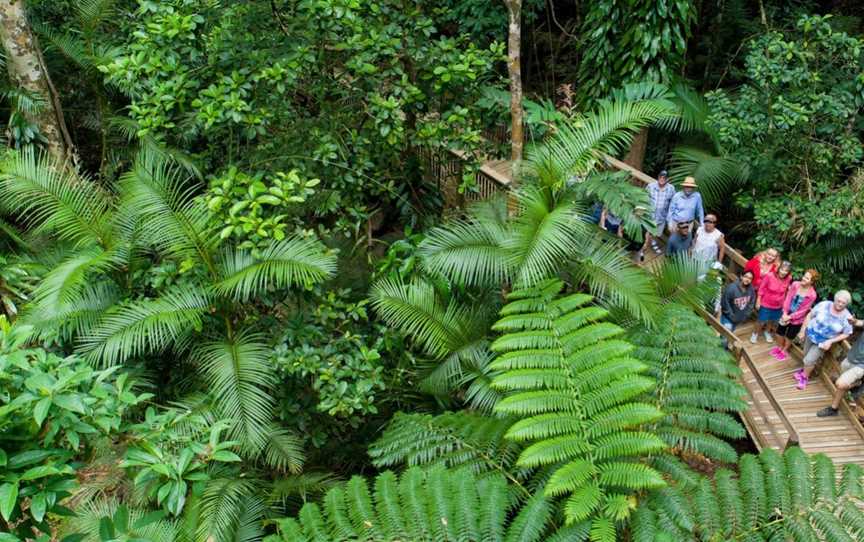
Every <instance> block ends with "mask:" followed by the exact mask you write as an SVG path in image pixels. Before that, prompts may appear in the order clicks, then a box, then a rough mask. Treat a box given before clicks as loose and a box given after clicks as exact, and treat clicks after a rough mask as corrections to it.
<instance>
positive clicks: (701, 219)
mask: <svg viewBox="0 0 864 542" xmlns="http://www.w3.org/2000/svg"><path fill="white" fill-rule="evenodd" d="M697 196H698V199H697V200H696V213H697V214H698V215H699V225H700V226H704V225H705V209H704V208H703V207H702V194H697Z"/></svg>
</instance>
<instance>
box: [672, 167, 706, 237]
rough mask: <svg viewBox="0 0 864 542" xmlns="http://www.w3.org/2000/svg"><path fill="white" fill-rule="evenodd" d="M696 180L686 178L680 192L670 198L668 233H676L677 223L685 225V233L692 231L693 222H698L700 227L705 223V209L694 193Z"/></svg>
mask: <svg viewBox="0 0 864 542" xmlns="http://www.w3.org/2000/svg"><path fill="white" fill-rule="evenodd" d="M696 188H697V186H696V179H694V178H693V177H687V178H686V179H684V182H683V183H681V191H680V192H677V193H676V194H675V195H674V196H672V201H670V202H669V214H668V215H667V216H666V224H667V225H668V228H669V233H670V234H672V233H676V232H678V231H679V230H678V223H679V222H681V223H686V224H687V231H688V232H692V231H693V222H695V221H696V220H698V221H699V225H700V226H701V225H702V224H703V223H704V221H705V209H704V208H703V207H702V195H701V194H700V193H699V192H697V191H696Z"/></svg>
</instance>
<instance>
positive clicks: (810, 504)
mask: <svg viewBox="0 0 864 542" xmlns="http://www.w3.org/2000/svg"><path fill="white" fill-rule="evenodd" d="M792 468H795V469H803V471H802V472H797V471H796V473H792V472H791V470H790V469H792ZM778 469H782V471H780V470H778ZM778 473H779V474H785V476H778ZM811 473H812V476H811ZM835 476H836V468H835V465H834V464H833V463H832V462H831V461H830V460H829V459H828V458H827V457H825V456H819V455H816V456H807V454H805V453H804V452H803V451H802V450H801V449H800V448H790V449H788V450H787V451H786V452H785V453H784V455H783V456H780V455H779V454H778V453H777V452H775V451H773V450H765V451H763V452H762V453H761V454H759V456H752V455H745V456H743V457H742V458H741V459H740V460H739V463H738V468H737V474H736V473H735V472H733V471H731V470H727V469H720V470H718V471H717V472H716V473H715V475H714V477H713V480H712V479H709V478H704V477H703V478H701V479H700V481H699V483H697V484H687V485H686V486H685V485H681V484H673V485H672V486H670V487H666V488H663V489H660V490H657V491H653V492H651V495H650V496H649V498H648V499H647V500H646V501H645V503H644V505H643V506H644V508H643V509H642V510H640V511H639V512H638V513H637V514H635V515H634V516H633V523H632V524H631V528H632V531H631V533H634V534H639V535H640V536H637V537H635V538H634V541H641V540H660V539H663V538H661V537H675V538H674V539H677V540H688V541H690V540H692V541H694V542H713V541H715V540H772V541H773V540H796V541H798V540H815V541H829V540H831V541H833V540H844V541H850V540H858V539H860V533H861V532H864V531H862V529H864V510H862V508H861V506H860V505H861V501H860V500H859V499H858V498H857V497H856V496H854V495H851V494H848V493H846V492H845V491H844V489H845V488H844V487H843V484H842V483H841V484H839V485H838V486H835V485H834V484H835ZM808 480H809V481H808ZM811 483H812V484H813V486H812V488H813V493H814V494H815V498H811V497H810V496H809V495H810V494H811V485H810V484H811ZM805 486H806V489H804V488H805ZM781 488H782V489H781ZM802 489H803V490H804V493H805V494H804V495H796V494H795V492H796V491H799V490H802ZM834 489H836V493H833V490H834ZM784 494H785V495H787V496H791V499H789V498H788V497H784V496H781V495H784ZM664 517H666V518H667V519H666V520H664ZM642 533H645V534H648V533H653V534H654V536H655V537H656V538H642V536H641V534H642Z"/></svg>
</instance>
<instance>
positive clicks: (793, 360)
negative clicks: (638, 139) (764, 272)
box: [451, 151, 864, 466]
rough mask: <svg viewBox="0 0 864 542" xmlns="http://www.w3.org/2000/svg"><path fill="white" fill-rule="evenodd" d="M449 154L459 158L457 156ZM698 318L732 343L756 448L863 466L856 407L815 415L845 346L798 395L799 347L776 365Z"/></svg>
mask: <svg viewBox="0 0 864 542" xmlns="http://www.w3.org/2000/svg"><path fill="white" fill-rule="evenodd" d="M451 152H453V151H451ZM454 154H456V155H457V156H460V157H462V158H464V156H462V154H463V153H457V152H454ZM602 158H603V160H604V161H605V162H606V164H607V166H608V167H610V168H612V169H616V170H619V171H627V172H629V173H630V175H631V179H632V182H634V183H636V184H639V185H642V186H644V185H645V184H647V183H649V182H651V181H653V180H654V179H653V178H652V177H650V176H648V175H646V174H645V173H643V172H642V171H639V170H638V169H635V168H633V167H631V166H630V165H628V164H626V163H624V162H622V161H620V160H617V159H616V158H614V157H611V156H608V155H603V156H602ZM477 181H478V186H479V187H480V190H479V193H478V194H477V195H476V197H480V198H484V197H488V196H489V195H491V194H492V193H494V192H496V191H499V190H507V189H508V188H510V186H511V185H512V177H511V162H509V161H506V160H490V161H487V162H485V163H484V164H483V166H482V167H481V168H480V170H479V171H478V172H477ZM649 252H650V251H649ZM662 259H663V258H662V256H661V257H655V256H654V255H653V254H646V261H644V262H641V265H643V266H646V267H647V266H650V265H653V264H655V263H659V262H660V261H662ZM634 260H635V254H634ZM746 261H747V260H746V258H745V257H744V256H743V255H742V254H741V253H740V252H738V251H737V250H735V249H734V248H733V247H731V246H729V245H728V244H727V245H726V259H725V260H724V262H723V263H724V265H725V266H726V270H727V274H729V275H730V276H734V273H735V272H736V271H737V270H739V269H741V268H743V266H744V264H745V263H746ZM636 263H639V262H638V261H637V262H636ZM702 316H703V317H704V318H705V320H706V322H707V323H708V324H709V325H711V326H712V327H714V329H715V330H717V332H718V334H722V335H725V336H726V337H727V339H729V340H730V342H732V343H733V344H735V347H734V348H733V350H734V351H735V357H736V359H738V362H739V365H740V367H741V370H742V378H741V381H742V383H743V384H744V386H745V388H746V389H747V397H746V400H747V404H748V406H749V408H748V409H747V411H745V412H743V413H742V418H743V420H744V425H745V426H746V427H747V431H748V433H749V434H750V436H751V438H752V440H753V442H754V443H755V444H756V446H757V447H758V448H759V449H763V448H774V449H776V450H781V451H782V450H783V449H785V448H786V447H788V446H790V445H795V444H796V443H797V444H798V445H799V446H800V447H801V448H802V449H804V450H805V451H806V452H809V453H824V454H825V455H827V456H828V457H830V458H831V459H832V460H833V461H834V462H835V463H836V464H837V465H838V466H840V465H843V464H845V463H858V464H859V465H862V466H864V426H862V424H861V422H860V421H859V420H858V418H857V416H856V410H857V409H856V406H855V405H854V404H849V403H847V402H846V401H845V400H844V402H843V404H842V405H841V410H840V413H839V414H838V415H837V416H834V417H831V418H819V417H817V416H816V412H817V411H818V410H819V409H821V408H823V407H825V406H827V405H829V404H830V403H831V396H832V394H833V392H834V385H833V381H834V379H835V378H836V376H837V372H838V360H840V359H842V358H843V356H844V355H845V351H848V344H844V345H842V346H841V347H838V348H836V349H835V351H833V352H829V353H828V354H826V356H825V358H826V359H825V360H824V361H823V363H822V365H823V369H822V370H821V374H820V376H819V377H814V378H812V379H811V381H810V384H809V385H808V386H807V389H806V390H803V391H801V390H798V389H797V388H796V384H797V382H796V380H795V377H794V376H793V373H794V372H795V371H796V370H798V369H799V368H800V367H801V366H802V363H801V352H800V350H799V349H797V348H795V349H793V352H791V355H790V356H789V358H788V359H787V360H786V361H783V362H779V361H777V360H776V359H774V358H773V357H772V356H771V355H770V354H769V353H768V352H769V351H770V350H771V348H773V347H774V344H773V343H771V344H769V343H766V342H765V339H764V337H760V341H759V342H758V343H757V344H751V343H750V334H751V333H752V331H753V326H754V323H753V322H748V323H747V324H745V325H742V326H741V327H739V328H738V329H737V330H736V332H735V334H734V336H733V335H731V334H729V332H728V331H727V330H726V329H724V328H723V327H722V326H721V325H720V322H719V321H717V319H716V318H715V317H714V316H713V315H711V314H708V313H703V314H702Z"/></svg>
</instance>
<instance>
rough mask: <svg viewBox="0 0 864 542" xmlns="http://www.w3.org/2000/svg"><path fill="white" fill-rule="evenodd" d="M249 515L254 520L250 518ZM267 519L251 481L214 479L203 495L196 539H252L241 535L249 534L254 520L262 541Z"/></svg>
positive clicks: (230, 541) (231, 541)
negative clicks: (263, 527) (263, 521)
mask: <svg viewBox="0 0 864 542" xmlns="http://www.w3.org/2000/svg"><path fill="white" fill-rule="evenodd" d="M249 515H251V516H253V517H252V518H249V517H247V516H249ZM263 516H264V507H263V503H262V502H261V500H260V498H258V496H257V488H256V487H255V486H254V484H252V482H251V481H249V480H243V479H239V478H236V477H231V478H228V477H225V478H216V479H211V480H208V481H207V486H206V487H205V489H204V492H203V494H202V495H201V502H200V505H199V514H198V529H197V533H196V535H197V536H196V538H197V540H201V541H212V542H239V540H240V539H249V536H248V534H247V535H245V536H242V537H241V536H239V535H240V534H241V533H243V532H245V531H247V530H249V528H250V525H249V522H250V519H251V520H252V522H253V523H254V524H255V525H254V532H255V534H257V537H255V539H256V540H260V538H261V534H262V532H261V519H262V517H263Z"/></svg>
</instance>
